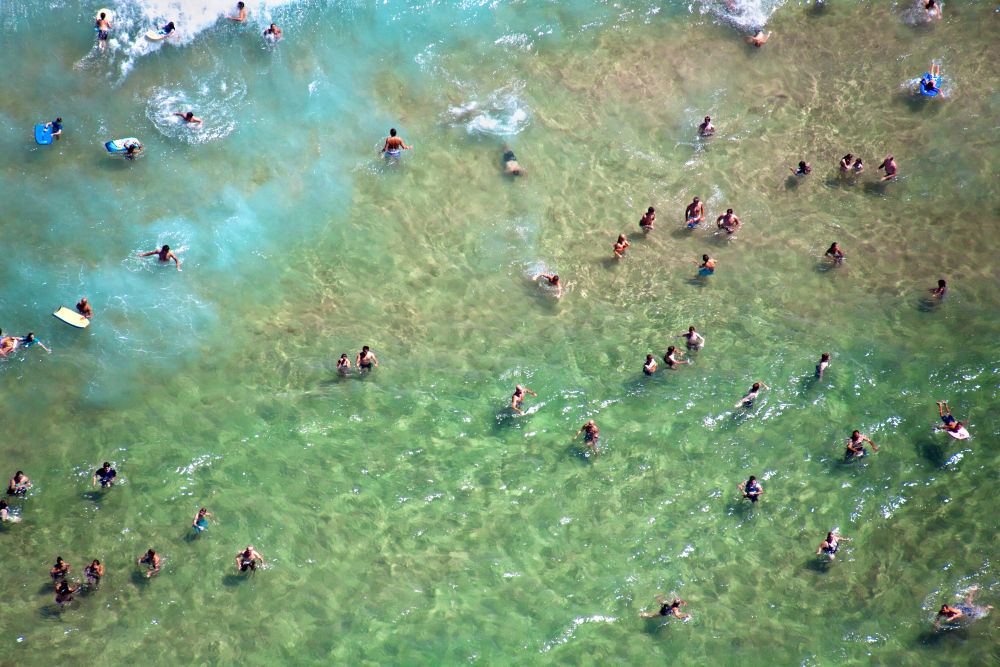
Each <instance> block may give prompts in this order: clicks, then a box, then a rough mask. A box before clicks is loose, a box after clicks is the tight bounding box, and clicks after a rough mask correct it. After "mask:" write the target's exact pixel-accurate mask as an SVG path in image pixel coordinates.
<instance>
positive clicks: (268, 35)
mask: <svg viewBox="0 0 1000 667" xmlns="http://www.w3.org/2000/svg"><path fill="white" fill-rule="evenodd" d="M264 39H269V40H271V41H272V42H274V43H275V44H277V43H278V42H280V41H281V28H279V27H278V26H276V25H275V24H273V23H272V24H271V25H269V26H268V28H267V30H265V31H264ZM406 148H409V146H407V147H406Z"/></svg>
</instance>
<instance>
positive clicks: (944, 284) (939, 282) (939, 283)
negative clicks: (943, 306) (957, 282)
mask: <svg viewBox="0 0 1000 667" xmlns="http://www.w3.org/2000/svg"><path fill="white" fill-rule="evenodd" d="M946 285H947V283H946V282H945V281H944V278H941V279H940V280H938V287H945V286H946Z"/></svg>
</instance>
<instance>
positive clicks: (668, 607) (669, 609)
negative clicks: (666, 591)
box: [639, 595, 691, 620]
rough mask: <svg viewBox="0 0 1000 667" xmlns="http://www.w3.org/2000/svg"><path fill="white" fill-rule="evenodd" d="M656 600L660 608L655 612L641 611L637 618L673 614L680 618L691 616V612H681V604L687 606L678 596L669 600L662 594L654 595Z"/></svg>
mask: <svg viewBox="0 0 1000 667" xmlns="http://www.w3.org/2000/svg"><path fill="white" fill-rule="evenodd" d="M656 601H657V602H659V603H660V610H659V611H655V612H652V613H650V612H641V613H640V614H639V618H656V617H657V616H674V617H676V618H679V619H681V620H684V619H685V618H691V614H682V613H681V605H685V606H687V602H685V601H684V600H681V599H680V598H674V599H673V600H671V601H670V602H667V599H666V598H665V597H663V596H662V595H657V596H656Z"/></svg>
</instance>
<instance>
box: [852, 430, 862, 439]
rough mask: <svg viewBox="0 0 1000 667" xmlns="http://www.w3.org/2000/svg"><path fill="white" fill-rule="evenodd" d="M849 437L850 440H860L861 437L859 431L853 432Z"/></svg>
mask: <svg viewBox="0 0 1000 667" xmlns="http://www.w3.org/2000/svg"><path fill="white" fill-rule="evenodd" d="M851 437H852V438H860V437H861V431H855V432H854V433H852V434H851Z"/></svg>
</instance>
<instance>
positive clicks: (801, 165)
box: [799, 160, 808, 169]
mask: <svg viewBox="0 0 1000 667" xmlns="http://www.w3.org/2000/svg"><path fill="white" fill-rule="evenodd" d="M807 166H808V165H806V161H805V160H799V169H805V168H806V167H807Z"/></svg>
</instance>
